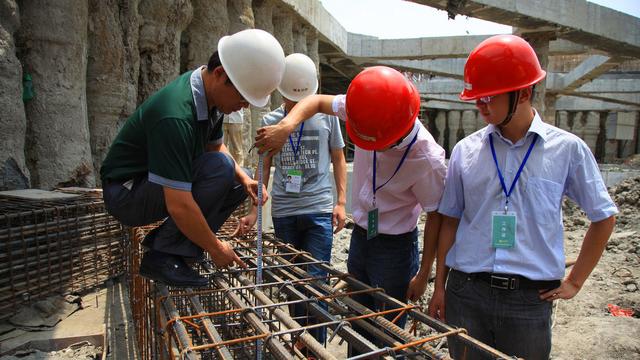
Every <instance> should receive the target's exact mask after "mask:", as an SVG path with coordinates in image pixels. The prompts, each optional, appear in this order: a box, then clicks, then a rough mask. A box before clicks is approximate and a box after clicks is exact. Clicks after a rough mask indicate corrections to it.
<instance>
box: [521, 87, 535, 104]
mask: <svg viewBox="0 0 640 360" xmlns="http://www.w3.org/2000/svg"><path fill="white" fill-rule="evenodd" d="M531 95H533V89H532V88H531V87H527V88H524V89H521V90H520V99H518V102H519V103H524V102H528V101H530V99H531Z"/></svg>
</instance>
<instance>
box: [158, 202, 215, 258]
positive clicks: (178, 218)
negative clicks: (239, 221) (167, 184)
mask: <svg viewBox="0 0 640 360" xmlns="http://www.w3.org/2000/svg"><path fill="white" fill-rule="evenodd" d="M188 195H189V197H190V199H191V200H190V201H189V200H183V201H175V200H174V201H172V205H171V206H168V209H169V215H170V216H171V218H172V219H173V221H175V223H176V226H177V227H178V229H180V232H182V233H183V234H184V235H185V236H186V237H187V238H188V239H189V240H191V241H192V242H193V243H194V244H196V245H198V246H200V247H201V248H203V249H204V250H206V251H207V252H209V253H216V252H217V251H218V249H219V246H220V240H218V238H217V236H216V235H215V234H214V233H213V231H211V228H209V224H207V221H206V219H205V218H204V215H203V214H202V211H201V210H200V208H199V207H198V204H197V203H196V202H195V200H194V199H193V197H191V194H190V193H189V194H188Z"/></svg>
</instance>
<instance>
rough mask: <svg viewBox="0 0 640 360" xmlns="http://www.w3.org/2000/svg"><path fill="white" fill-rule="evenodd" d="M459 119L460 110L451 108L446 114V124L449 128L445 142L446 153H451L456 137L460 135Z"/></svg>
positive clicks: (456, 140)
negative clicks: (446, 141)
mask: <svg viewBox="0 0 640 360" xmlns="http://www.w3.org/2000/svg"><path fill="white" fill-rule="evenodd" d="M461 120H462V116H461V113H460V111H457V110H451V111H449V113H448V114H447V126H448V128H449V136H448V143H445V144H447V147H446V148H445V149H446V150H447V152H448V153H451V150H452V149H453V146H454V145H455V144H456V143H457V142H458V137H459V136H460V131H459V130H461V126H460V125H461V124H460V122H461Z"/></svg>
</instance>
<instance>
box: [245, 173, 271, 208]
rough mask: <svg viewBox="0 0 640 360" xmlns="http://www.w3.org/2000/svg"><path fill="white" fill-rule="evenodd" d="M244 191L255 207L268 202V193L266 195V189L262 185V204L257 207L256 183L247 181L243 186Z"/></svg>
mask: <svg viewBox="0 0 640 360" xmlns="http://www.w3.org/2000/svg"><path fill="white" fill-rule="evenodd" d="M243 186H244V191H245V192H246V193H247V195H249V197H251V201H252V202H253V205H255V206H262V205H264V204H265V203H266V202H267V200H269V193H267V187H266V186H265V185H264V184H262V204H260V205H258V181H256V180H253V179H250V178H249V179H248V180H247V181H246V182H245V183H244V184H243Z"/></svg>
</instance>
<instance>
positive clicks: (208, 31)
mask: <svg viewBox="0 0 640 360" xmlns="http://www.w3.org/2000/svg"><path fill="white" fill-rule="evenodd" d="M191 5H192V6H193V19H192V20H191V23H189V26H187V28H186V29H185V31H184V32H183V34H182V47H183V52H182V58H181V61H182V63H183V64H184V66H183V67H182V70H183V71H187V70H193V69H195V68H196V67H197V66H200V65H205V64H206V63H207V62H208V61H209V58H210V57H211V55H212V54H213V53H214V52H215V51H217V50H218V41H219V40H220V38H222V37H223V36H225V35H227V33H228V32H229V16H228V14H227V0H191Z"/></svg>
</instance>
